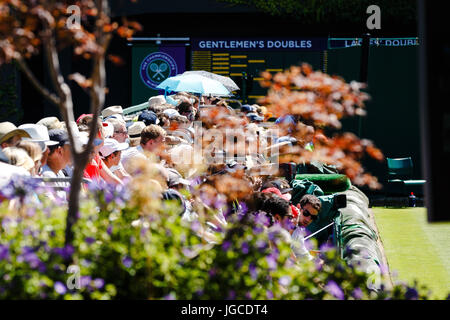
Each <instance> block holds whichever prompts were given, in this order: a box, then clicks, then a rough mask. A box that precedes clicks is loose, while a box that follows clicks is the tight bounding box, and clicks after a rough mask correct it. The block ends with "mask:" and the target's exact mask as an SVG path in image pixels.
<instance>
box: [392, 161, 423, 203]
mask: <svg viewBox="0 0 450 320" xmlns="http://www.w3.org/2000/svg"><path fill="white" fill-rule="evenodd" d="M386 161H387V168H388V181H387V182H388V185H389V186H390V190H389V191H390V192H393V193H400V194H401V195H408V194H409V192H411V191H412V190H416V193H417V192H418V193H423V192H422V191H421V190H422V188H423V185H424V184H425V180H414V179H411V178H412V176H413V168H414V167H413V161H412V159H411V157H406V158H386ZM394 190H395V191H394Z"/></svg>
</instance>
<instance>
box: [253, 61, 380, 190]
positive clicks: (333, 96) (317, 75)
mask: <svg viewBox="0 0 450 320" xmlns="http://www.w3.org/2000/svg"><path fill="white" fill-rule="evenodd" d="M261 76H262V78H263V79H264V80H262V81H260V85H261V86H263V87H266V88H268V94H267V96H266V97H264V98H262V99H261V100H260V101H259V103H261V104H263V105H265V106H266V107H267V109H268V110H269V111H270V112H271V113H272V114H273V115H275V116H276V117H281V116H285V115H292V116H296V117H297V118H298V119H299V120H300V122H299V123H298V124H297V125H295V126H294V125H292V124H284V125H283V124H280V125H279V128H280V130H281V133H282V134H283V135H287V134H288V133H290V134H291V135H292V136H294V137H295V138H296V139H297V140H298V141H299V143H298V144H297V146H294V147H292V146H283V147H281V148H280V162H287V161H294V162H296V163H298V162H300V161H306V162H308V161H311V160H318V161H322V162H325V163H328V164H333V165H336V166H337V168H338V169H339V170H340V172H342V173H345V174H346V175H347V176H348V177H349V178H350V179H351V180H352V182H353V183H355V184H357V185H367V186H368V187H370V188H374V189H376V188H380V187H381V185H380V184H379V182H378V179H377V178H376V177H374V176H372V175H371V174H369V173H367V172H365V170H364V168H363V167H362V165H361V161H362V159H363V157H364V156H365V155H367V156H369V157H371V158H374V159H376V160H378V161H382V160H383V159H384V156H383V153H382V152H381V150H379V149H378V148H376V147H375V145H374V144H373V142H372V141H370V140H367V139H363V140H361V139H359V138H358V137H357V136H356V135H354V134H352V133H341V132H337V133H335V134H334V135H333V136H332V137H328V136H327V135H326V133H325V128H328V129H327V131H326V132H330V131H333V130H335V131H336V130H338V129H341V127H342V124H341V121H340V120H341V119H342V118H344V117H352V116H355V115H360V116H362V115H365V114H366V111H365V109H364V103H365V101H367V100H368V99H369V95H368V94H367V93H365V92H362V91H361V89H363V88H364V87H365V85H364V84H363V83H359V82H356V81H352V82H350V83H346V82H345V81H344V79H342V78H341V77H337V76H329V75H327V74H325V73H323V72H320V71H314V70H313V69H312V67H311V66H310V65H308V64H302V65H301V66H293V67H291V68H290V69H289V70H286V71H284V72H278V73H276V74H274V75H272V74H271V73H269V72H263V73H262V74H261ZM307 142H313V143H314V151H313V152H311V151H308V150H305V149H304V148H303V147H304V145H305V143H307Z"/></svg>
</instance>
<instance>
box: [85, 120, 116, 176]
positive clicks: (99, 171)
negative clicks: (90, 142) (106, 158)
mask: <svg viewBox="0 0 450 320" xmlns="http://www.w3.org/2000/svg"><path fill="white" fill-rule="evenodd" d="M100 128H101V127H100ZM86 137H87V136H86ZM103 142H104V135H103V133H102V130H100V131H99V133H98V135H97V137H96V138H95V139H94V149H93V150H92V152H91V155H90V159H89V162H88V164H87V165H86V168H85V169H84V173H83V177H84V178H87V179H91V180H104V181H106V182H107V183H111V184H121V185H123V183H122V180H120V179H119V178H118V177H117V176H116V175H115V174H114V173H112V172H111V170H109V168H108V167H107V166H106V165H105V163H104V162H103V160H102V158H101V157H100V148H101V147H102V146H103ZM85 143H87V139H86V138H85Z"/></svg>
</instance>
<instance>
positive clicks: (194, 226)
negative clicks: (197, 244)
mask: <svg viewBox="0 0 450 320" xmlns="http://www.w3.org/2000/svg"><path fill="white" fill-rule="evenodd" d="M200 227H201V226H200V222H198V221H197V220H194V221H192V223H191V229H192V231H194V232H197V231H199V230H200Z"/></svg>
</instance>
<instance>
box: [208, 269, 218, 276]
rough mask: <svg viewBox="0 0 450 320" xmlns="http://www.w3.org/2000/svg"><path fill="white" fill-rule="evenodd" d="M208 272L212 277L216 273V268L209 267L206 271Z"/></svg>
mask: <svg viewBox="0 0 450 320" xmlns="http://www.w3.org/2000/svg"><path fill="white" fill-rule="evenodd" d="M208 274H209V276H210V277H214V276H215V275H216V274H217V270H216V268H211V269H210V270H209V271H208Z"/></svg>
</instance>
